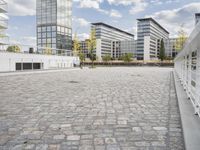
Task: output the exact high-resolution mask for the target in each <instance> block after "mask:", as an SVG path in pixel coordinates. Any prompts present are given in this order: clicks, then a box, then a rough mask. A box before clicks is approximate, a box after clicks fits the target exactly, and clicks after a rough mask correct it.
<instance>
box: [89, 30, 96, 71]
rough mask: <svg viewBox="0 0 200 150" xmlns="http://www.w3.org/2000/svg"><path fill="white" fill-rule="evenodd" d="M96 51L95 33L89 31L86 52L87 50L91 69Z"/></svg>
mask: <svg viewBox="0 0 200 150" xmlns="http://www.w3.org/2000/svg"><path fill="white" fill-rule="evenodd" d="M95 49H96V32H95V29H91V31H90V38H89V40H88V50H89V57H90V60H91V61H92V68H94V61H95V60H96V55H95V54H94V51H95Z"/></svg>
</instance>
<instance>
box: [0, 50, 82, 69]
mask: <svg viewBox="0 0 200 150" xmlns="http://www.w3.org/2000/svg"><path fill="white" fill-rule="evenodd" d="M16 63H41V64H43V67H42V69H59V68H70V67H73V66H74V64H76V65H79V59H78V58H77V57H70V56H55V55H38V54H23V53H8V52H0V72H8V71H16Z"/></svg>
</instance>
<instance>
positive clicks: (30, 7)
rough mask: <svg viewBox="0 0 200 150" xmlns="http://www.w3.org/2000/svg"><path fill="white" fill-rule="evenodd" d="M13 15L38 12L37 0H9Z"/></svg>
mask: <svg viewBox="0 0 200 150" xmlns="http://www.w3.org/2000/svg"><path fill="white" fill-rule="evenodd" d="M7 3H8V12H9V15H11V16H32V15H35V14H36V0H7Z"/></svg>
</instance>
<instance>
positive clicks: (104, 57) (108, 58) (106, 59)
mask: <svg viewBox="0 0 200 150" xmlns="http://www.w3.org/2000/svg"><path fill="white" fill-rule="evenodd" d="M102 59H103V61H104V62H106V63H108V62H109V61H111V59H112V58H111V56H110V55H108V54H107V55H105V56H103V57H102Z"/></svg>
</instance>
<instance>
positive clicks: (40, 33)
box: [37, 0, 72, 50]
mask: <svg viewBox="0 0 200 150" xmlns="http://www.w3.org/2000/svg"><path fill="white" fill-rule="evenodd" d="M37 46H38V47H48V48H53V49H64V50H71V49H72V0H37Z"/></svg>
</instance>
